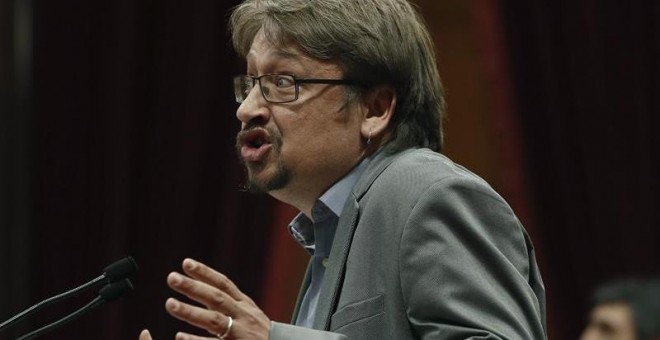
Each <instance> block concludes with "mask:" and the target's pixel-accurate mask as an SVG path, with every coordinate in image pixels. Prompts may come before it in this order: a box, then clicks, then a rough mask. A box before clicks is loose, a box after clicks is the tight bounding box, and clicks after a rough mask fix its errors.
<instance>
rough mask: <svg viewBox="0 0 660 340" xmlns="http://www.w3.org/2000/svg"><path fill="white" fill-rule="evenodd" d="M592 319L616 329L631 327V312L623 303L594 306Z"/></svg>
mask: <svg viewBox="0 0 660 340" xmlns="http://www.w3.org/2000/svg"><path fill="white" fill-rule="evenodd" d="M591 318H592V321H594V322H598V323H603V324H607V325H610V327H613V328H616V329H622V330H626V329H632V328H633V327H632V323H633V320H632V313H631V311H630V307H629V306H628V305H627V304H625V303H607V304H602V305H599V306H597V307H596V308H594V310H593V313H592V315H591Z"/></svg>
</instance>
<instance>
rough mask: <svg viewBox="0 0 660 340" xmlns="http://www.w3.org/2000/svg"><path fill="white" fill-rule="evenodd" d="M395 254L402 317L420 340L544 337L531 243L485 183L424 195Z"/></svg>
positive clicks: (452, 184)
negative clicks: (404, 307) (401, 297)
mask: <svg viewBox="0 0 660 340" xmlns="http://www.w3.org/2000/svg"><path fill="white" fill-rule="evenodd" d="M399 256H400V258H399V263H400V276H401V277H400V278H401V290H402V294H403V299H404V300H405V301H404V303H405V306H406V313H407V316H408V320H409V322H410V324H411V327H412V328H413V331H414V332H415V333H416V334H417V335H418V336H419V337H420V338H421V339H473V338H478V339H545V338H546V335H545V330H544V320H543V318H544V314H543V312H542V311H541V310H542V309H543V308H544V306H543V305H542V304H544V302H543V297H540V298H539V297H538V296H537V295H536V294H538V291H535V288H533V287H532V286H533V285H535V284H539V285H541V290H542V283H541V282H540V277H538V280H539V281H538V282H534V281H535V278H534V276H535V275H536V274H538V271H537V268H536V263H535V262H534V256H533V249H532V246H531V242H529V240H528V239H527V237H526V234H525V231H524V229H523V228H522V226H521V224H520V222H519V221H518V219H517V218H516V216H515V215H514V214H513V212H512V211H511V209H510V207H509V206H508V205H507V204H506V203H505V202H504V200H503V199H502V198H501V197H500V196H499V195H498V194H497V193H495V191H493V190H492V189H491V188H490V187H489V186H488V185H487V184H485V183H482V182H480V181H476V180H473V179H465V178H449V179H447V178H445V179H443V180H441V181H439V182H436V183H435V184H433V185H431V186H430V187H429V188H428V189H426V190H425V192H424V193H423V194H422V195H421V196H420V197H419V199H418V201H417V202H416V203H415V205H414V206H413V208H412V210H411V212H410V215H409V216H408V218H407V219H406V225H405V227H404V231H403V233H402V237H401V247H400V254H399ZM530 282H531V283H530Z"/></svg>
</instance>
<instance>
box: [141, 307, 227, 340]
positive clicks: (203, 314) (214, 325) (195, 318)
mask: <svg viewBox="0 0 660 340" xmlns="http://www.w3.org/2000/svg"><path fill="white" fill-rule="evenodd" d="M165 309H166V310H167V312H168V313H170V315H172V316H173V317H175V318H177V319H179V320H182V321H185V322H187V323H189V324H191V325H193V326H196V327H199V328H203V329H206V330H207V331H208V332H209V333H211V334H224V333H225V332H226V331H227V329H228V328H229V317H227V316H226V315H224V314H222V313H219V312H216V311H212V310H208V309H205V308H200V307H197V306H193V305H189V304H187V303H183V302H181V301H178V300H176V299H174V298H169V299H167V301H166V302H165ZM177 339H178V338H177ZM140 340H142V339H140Z"/></svg>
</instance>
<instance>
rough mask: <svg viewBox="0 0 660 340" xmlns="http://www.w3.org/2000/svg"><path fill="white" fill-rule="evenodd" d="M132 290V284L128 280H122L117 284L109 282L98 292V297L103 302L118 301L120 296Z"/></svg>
mask: <svg viewBox="0 0 660 340" xmlns="http://www.w3.org/2000/svg"><path fill="white" fill-rule="evenodd" d="M132 290H133V284H132V283H131V280H129V279H123V280H121V281H117V282H111V283H108V284H106V285H105V286H103V288H101V290H99V296H101V298H102V299H103V301H105V302H110V301H114V300H117V299H119V298H120V297H121V296H122V295H124V294H126V293H128V292H130V291H132Z"/></svg>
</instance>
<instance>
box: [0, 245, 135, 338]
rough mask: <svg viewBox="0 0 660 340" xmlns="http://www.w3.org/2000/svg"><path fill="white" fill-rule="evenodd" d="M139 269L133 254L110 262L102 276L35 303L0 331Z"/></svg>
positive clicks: (9, 321)
mask: <svg viewBox="0 0 660 340" xmlns="http://www.w3.org/2000/svg"><path fill="white" fill-rule="evenodd" d="M137 270H138V266H137V263H136V262H135V260H134V259H133V258H132V257H131V256H128V257H125V258H123V259H121V260H119V261H116V262H114V263H112V264H110V265H109V266H107V267H105V268H103V274H101V275H100V276H98V277H96V278H94V279H93V280H91V281H89V282H87V283H85V284H83V285H81V286H78V287H76V288H73V289H71V290H69V291H66V292H64V293H62V294H58V295H55V296H53V297H50V298H48V299H46V300H43V301H41V302H39V303H37V304H36V305H34V306H32V307H30V308H28V309H26V310H24V311H22V312H20V313H18V314H16V315H14V316H13V317H11V318H9V319H8V320H6V321H5V322H3V323H2V324H0V331H2V330H4V329H5V328H7V327H9V326H11V325H13V324H15V323H17V322H18V321H20V320H22V319H24V318H25V317H27V316H28V315H30V314H33V313H35V312H36V311H38V310H40V309H42V308H44V307H47V306H50V305H52V304H53V303H55V302H58V301H61V300H64V299H66V298H68V297H71V296H74V295H76V294H79V293H81V292H83V291H85V290H87V289H89V288H91V287H94V286H97V285H100V284H101V283H112V282H116V281H119V280H123V279H125V278H128V277H130V276H131V275H133V273H135V272H136V271H137Z"/></svg>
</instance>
